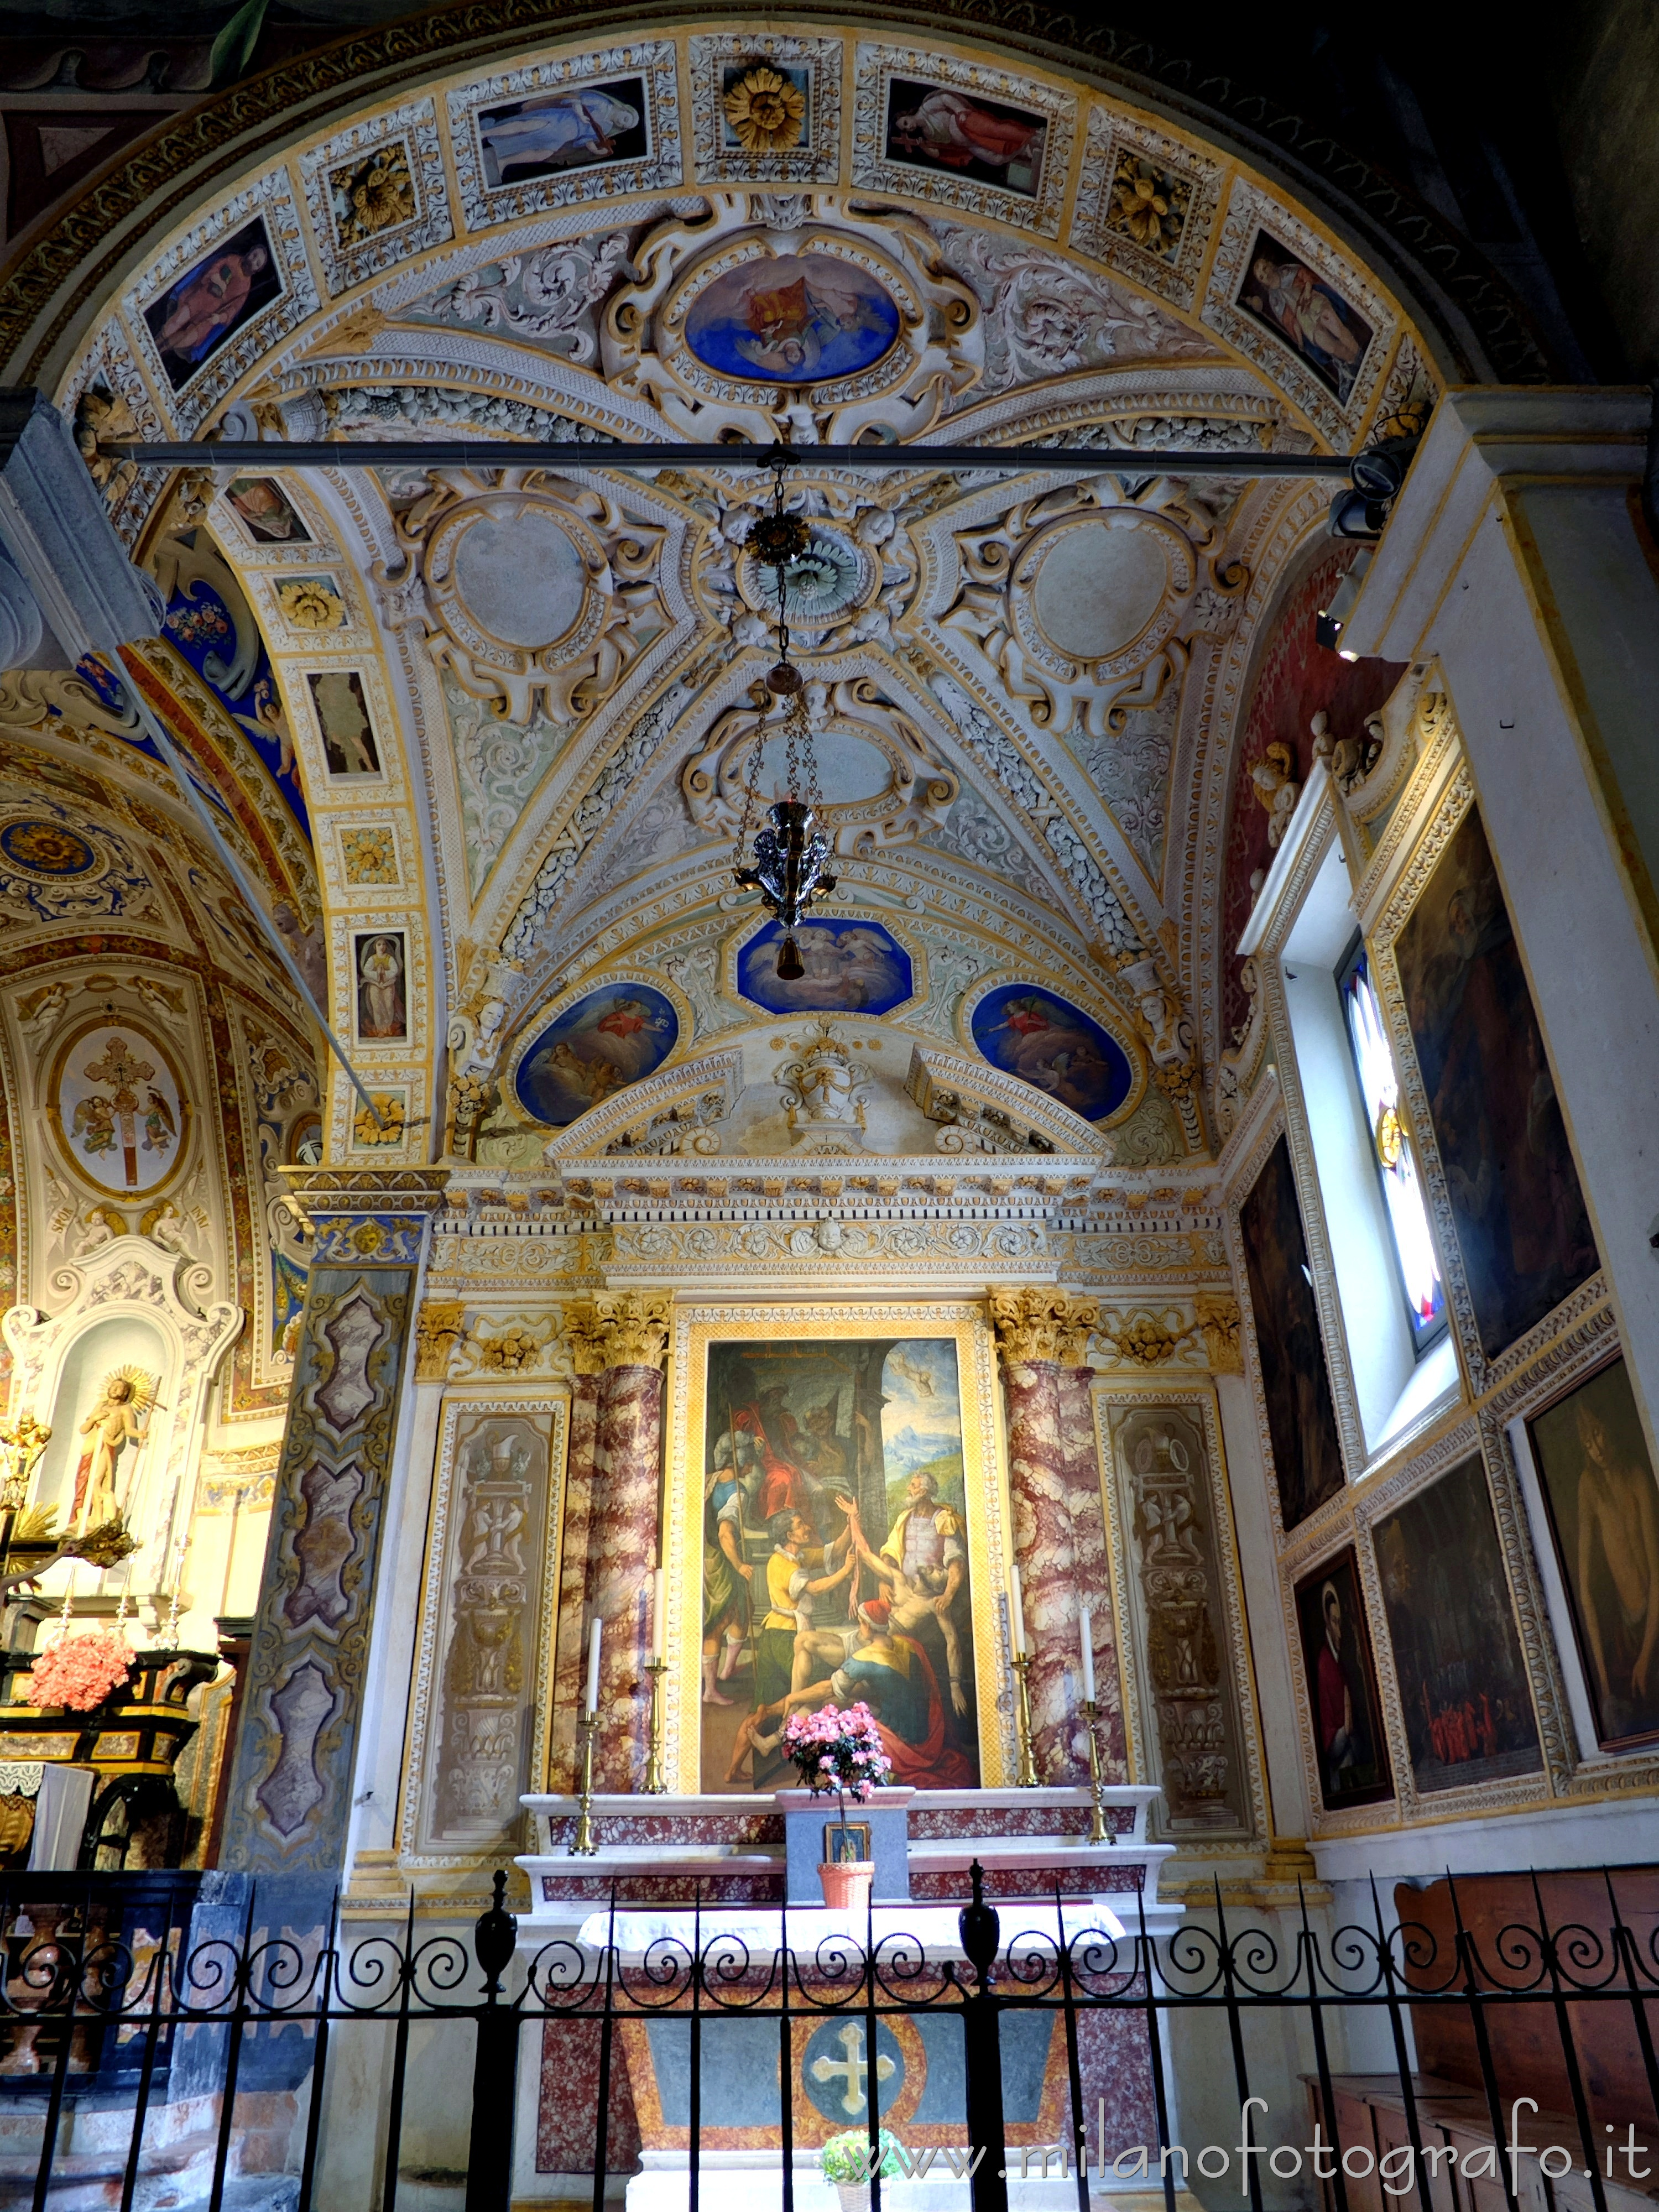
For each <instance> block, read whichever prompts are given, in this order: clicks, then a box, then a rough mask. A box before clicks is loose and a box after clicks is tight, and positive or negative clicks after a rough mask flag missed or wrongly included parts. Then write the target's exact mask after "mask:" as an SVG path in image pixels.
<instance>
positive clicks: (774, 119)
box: [720, 67, 806, 154]
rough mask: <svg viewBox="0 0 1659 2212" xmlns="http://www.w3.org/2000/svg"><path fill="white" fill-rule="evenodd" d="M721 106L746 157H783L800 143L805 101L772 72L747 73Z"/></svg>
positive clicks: (754, 70) (760, 70)
mask: <svg viewBox="0 0 1659 2212" xmlns="http://www.w3.org/2000/svg"><path fill="white" fill-rule="evenodd" d="M720 105H721V106H723V107H724V108H725V110H726V121H727V123H728V124H730V125H731V126H732V136H733V137H735V138H736V139H737V141H738V144H739V145H740V146H741V147H742V148H743V150H744V153H745V154H785V153H787V152H788V150H789V149H790V148H791V147H792V146H798V145H799V143H800V137H801V131H802V129H803V127H804V125H805V118H806V100H805V95H804V94H801V93H800V92H799V91H798V90H797V89H796V88H795V87H794V86H793V84H791V83H790V82H789V80H788V78H787V77H786V76H781V75H780V73H779V72H778V71H777V70H775V69H767V68H765V67H757V68H755V69H751V70H747V71H746V72H745V73H744V76H741V77H739V78H738V82H736V84H734V85H732V87H731V88H730V90H729V91H728V92H727V93H726V96H725V98H724V100H722V101H721V103H720Z"/></svg>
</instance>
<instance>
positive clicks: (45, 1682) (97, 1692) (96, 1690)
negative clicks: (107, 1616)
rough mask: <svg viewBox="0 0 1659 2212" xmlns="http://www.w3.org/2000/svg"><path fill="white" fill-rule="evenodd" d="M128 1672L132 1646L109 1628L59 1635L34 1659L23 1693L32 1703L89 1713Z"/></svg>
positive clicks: (101, 1702) (111, 1694) (118, 1684)
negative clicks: (83, 1634)
mask: <svg viewBox="0 0 1659 2212" xmlns="http://www.w3.org/2000/svg"><path fill="white" fill-rule="evenodd" d="M131 1673H132V1646H131V1644H129V1643H128V1642H127V1639H126V1638H125V1636H123V1635H121V1634H120V1632H118V1630H116V1629H113V1628H94V1630H93V1631H92V1632H91V1633H90V1634H89V1635H86V1636H60V1637H59V1638H58V1641H57V1642H56V1643H55V1644H48V1645H47V1646H46V1650H44V1651H42V1652H41V1653H40V1656H39V1657H38V1658H37V1659H36V1660H35V1662H34V1665H33V1668H31V1669H30V1670H29V1674H28V1679H27V1682H26V1683H25V1685H24V1692H23V1694H24V1696H25V1697H26V1698H27V1701H28V1703H29V1704H30V1705H52V1706H59V1705H61V1706H63V1707H64V1708H65V1709H66V1710H67V1711H70V1712H72V1713H89V1712H92V1711H94V1710H95V1708H96V1707H98V1706H99V1705H102V1704H103V1703H104V1702H105V1700H106V1699H107V1698H110V1697H112V1696H113V1694H114V1693H115V1692H116V1691H117V1690H118V1689H121V1688H123V1687H125V1684H126V1682H127V1680H128V1679H129V1677H130V1676H131Z"/></svg>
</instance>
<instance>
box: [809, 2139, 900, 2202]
mask: <svg viewBox="0 0 1659 2212" xmlns="http://www.w3.org/2000/svg"><path fill="white" fill-rule="evenodd" d="M897 2148H899V2142H898V2137H897V2136H896V2135H894V2134H893V2133H892V2132H891V2131H890V2130H889V2129H887V2128H883V2129H882V2130H880V2131H879V2136H878V2142H877V2143H876V2145H875V2147H874V2149H873V2150H872V2146H871V2142H870V2130H868V2129H867V2128H847V2129H844V2130H842V2133H841V2134H840V2135H838V2136H830V2138H829V2142H827V2143H825V2145H824V2146H823V2149H822V2150H821V2151H820V2152H819V2153H818V2170H819V2172H821V2173H822V2174H823V2178H824V2179H825V2180H826V2181H827V2182H829V2183H830V2184H831V2185H833V2187H834V2188H835V2191H836V2194H837V2196H838V2197H840V2198H841V2203H842V2212H867V2208H868V2205H869V2203H870V2176H871V2173H872V2171H873V2170H874V2168H875V2166H876V2165H877V2162H878V2160H879V2162H880V2166H881V2174H882V2179H884V2180H885V2179H886V2178H887V2176H888V2175H889V2174H890V2173H897V2172H901V2171H902V2168H901V2167H900V2165H899V2162H898V2160H896V2158H895V2157H894V2155H893V2154H894V2152H895V2151H896V2149H897Z"/></svg>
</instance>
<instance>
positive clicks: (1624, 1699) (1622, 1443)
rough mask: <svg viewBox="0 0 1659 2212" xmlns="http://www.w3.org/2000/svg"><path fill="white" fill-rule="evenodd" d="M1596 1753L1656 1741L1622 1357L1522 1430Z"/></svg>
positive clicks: (1656, 1533)
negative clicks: (1584, 1686) (1591, 1714)
mask: <svg viewBox="0 0 1659 2212" xmlns="http://www.w3.org/2000/svg"><path fill="white" fill-rule="evenodd" d="M1527 1427H1528V1435H1529V1436H1530V1437H1531V1439H1532V1454H1533V1462H1534V1466H1535V1467H1536V1468H1537V1469H1538V1480H1539V1483H1540V1485H1541V1487H1542V1490H1543V1492H1544V1502H1545V1504H1546V1505H1547V1508H1548V1510H1549V1517H1550V1530H1551V1534H1553V1537H1554V1540H1555V1551H1556V1557H1557V1558H1558V1559H1559V1561H1560V1564H1561V1580H1562V1583H1564V1585H1565V1589H1566V1594H1567V1605H1568V1607H1569V1609H1570V1610H1571V1614H1572V1626H1573V1634H1574V1636H1575V1638H1576V1639H1577V1644H1578V1653H1579V1657H1580V1658H1581V1660H1582V1661H1583V1668H1584V1676H1585V1680H1586V1681H1587V1683H1588V1684H1589V1693H1590V1704H1591V1706H1592V1708H1593V1709H1594V1711H1595V1734H1596V1740H1597V1741H1598V1742H1599V1743H1600V1744H1601V1747H1602V1748H1603V1750H1607V1751H1613V1750H1623V1749H1624V1748H1625V1747H1627V1746H1629V1745H1632V1744H1637V1743H1642V1742H1647V1741H1651V1740H1652V1739H1653V1738H1655V1737H1659V1485H1656V1483H1655V1481H1654V1477H1653V1463H1652V1462H1651V1460H1650V1458H1649V1456H1648V1448H1647V1443H1646V1439H1645V1438H1644V1436H1643V1434H1642V1419H1641V1415H1640V1414H1639V1413H1638V1412H1637V1409H1636V1399H1635V1396H1634V1395H1633V1394H1632V1389H1631V1384H1630V1372H1629V1370H1628V1369H1627V1368H1626V1365H1625V1363H1624V1361H1623V1360H1622V1359H1616V1360H1614V1361H1613V1364H1612V1365H1611V1366H1610V1367H1604V1368H1602V1369H1601V1371H1600V1373H1598V1374H1595V1375H1592V1376H1590V1378H1589V1381H1588V1382H1586V1383H1580V1384H1579V1385H1578V1388H1577V1389H1576V1390H1574V1391H1572V1392H1571V1393H1570V1394H1569V1395H1567V1396H1566V1397H1565V1398H1563V1399H1560V1400H1559V1401H1558V1402H1557V1403H1556V1404H1555V1405H1553V1406H1552V1407H1549V1408H1548V1410H1547V1412H1545V1413H1540V1414H1539V1415H1538V1417H1537V1419H1535V1420H1533V1421H1529V1422H1528V1425H1527Z"/></svg>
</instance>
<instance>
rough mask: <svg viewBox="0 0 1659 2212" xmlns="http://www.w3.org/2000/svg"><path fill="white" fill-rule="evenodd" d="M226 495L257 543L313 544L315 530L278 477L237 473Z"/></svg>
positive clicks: (249, 534) (242, 523)
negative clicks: (307, 523)
mask: <svg viewBox="0 0 1659 2212" xmlns="http://www.w3.org/2000/svg"><path fill="white" fill-rule="evenodd" d="M225 497H226V499H227V500H228V501H229V502H230V504H231V506H232V507H234V508H235V510H236V514H237V519H238V520H239V521H240V523H241V525H242V526H243V528H244V529H245V530H246V532H247V534H248V536H249V537H250V538H252V540H253V542H254V544H256V545H309V544H310V543H311V532H309V531H308V530H307V528H306V526H305V525H304V523H303V522H301V520H300V518H299V516H298V515H297V514H296V513H295V510H294V504H293V501H291V500H290V499H289V495H288V494H287V493H286V492H285V491H284V490H283V488H282V486H281V484H279V483H277V482H276V478H275V477H234V479H233V480H232V481H231V483H229V484H228V485H227V486H226V488H225Z"/></svg>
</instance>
